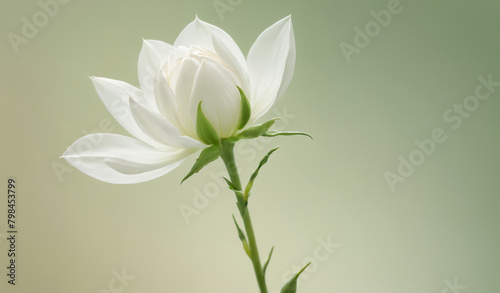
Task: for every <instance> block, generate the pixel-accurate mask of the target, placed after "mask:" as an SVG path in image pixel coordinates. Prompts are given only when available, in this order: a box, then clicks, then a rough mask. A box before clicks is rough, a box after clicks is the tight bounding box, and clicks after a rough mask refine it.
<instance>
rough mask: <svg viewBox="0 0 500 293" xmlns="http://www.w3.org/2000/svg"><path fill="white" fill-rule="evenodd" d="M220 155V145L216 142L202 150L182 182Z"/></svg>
mask: <svg viewBox="0 0 500 293" xmlns="http://www.w3.org/2000/svg"><path fill="white" fill-rule="evenodd" d="M219 155H220V146H219V145H218V144H214V145H213V146H209V147H208V148H206V149H204V150H203V151H201V153H200V156H199V157H198V159H196V162H194V165H193V167H192V168H191V171H189V173H188V174H187V175H186V177H184V179H182V181H181V184H182V183H183V182H184V181H186V179H188V178H189V177H191V176H192V175H193V174H195V173H198V172H199V171H200V170H201V169H202V168H203V167H205V166H206V165H208V164H209V163H211V162H213V161H215V160H216V159H217V158H218V157H219Z"/></svg>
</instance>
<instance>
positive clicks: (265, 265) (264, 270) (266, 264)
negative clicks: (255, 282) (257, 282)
mask: <svg viewBox="0 0 500 293" xmlns="http://www.w3.org/2000/svg"><path fill="white" fill-rule="evenodd" d="M273 251H274V246H273V247H272V248H271V251H270V252H269V256H268V257H267V261H266V263H265V264H264V267H262V271H263V272H264V275H265V274H266V270H267V266H268V265H269V261H270V260H271V256H272V255H273Z"/></svg>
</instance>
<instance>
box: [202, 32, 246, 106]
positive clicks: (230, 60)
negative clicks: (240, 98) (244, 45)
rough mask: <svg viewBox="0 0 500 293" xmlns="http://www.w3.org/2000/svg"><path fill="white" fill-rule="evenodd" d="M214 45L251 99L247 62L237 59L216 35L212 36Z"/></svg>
mask: <svg viewBox="0 0 500 293" xmlns="http://www.w3.org/2000/svg"><path fill="white" fill-rule="evenodd" d="M212 43H213V45H214V49H215V52H216V53H217V55H218V56H219V58H220V59H221V60H222V62H224V63H225V65H226V66H227V67H228V68H229V69H231V70H232V71H233V72H234V73H235V74H236V77H237V78H238V81H239V83H240V84H241V89H242V90H243V91H244V92H245V94H246V95H247V96H248V97H250V96H251V95H250V86H249V79H248V67H247V62H246V61H245V60H240V59H239V58H238V57H236V56H235V55H234V54H233V52H232V51H231V50H229V48H228V47H227V46H226V45H225V44H224V42H223V41H222V40H221V38H220V37H219V36H217V35H215V34H214V35H213V36H212Z"/></svg>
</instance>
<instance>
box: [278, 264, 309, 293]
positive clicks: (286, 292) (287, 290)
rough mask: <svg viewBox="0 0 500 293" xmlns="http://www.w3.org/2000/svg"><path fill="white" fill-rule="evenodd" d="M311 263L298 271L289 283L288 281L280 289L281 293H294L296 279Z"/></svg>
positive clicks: (295, 290)
mask: <svg viewBox="0 0 500 293" xmlns="http://www.w3.org/2000/svg"><path fill="white" fill-rule="evenodd" d="M310 264H311V263H308V264H306V266H305V267H303V268H302V270H300V272H298V273H296V274H295V276H293V277H292V278H291V279H290V281H288V282H287V283H286V284H285V285H284V286H283V288H282V289H281V293H295V292H297V279H298V278H299V276H300V274H302V272H303V271H304V270H305V269H306V268H307V267H308V266H309V265H310Z"/></svg>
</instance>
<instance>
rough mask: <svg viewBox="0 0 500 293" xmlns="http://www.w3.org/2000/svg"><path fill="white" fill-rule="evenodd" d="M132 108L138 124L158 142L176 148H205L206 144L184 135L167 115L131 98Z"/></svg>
mask: <svg viewBox="0 0 500 293" xmlns="http://www.w3.org/2000/svg"><path fill="white" fill-rule="evenodd" d="M130 109H131V111H132V115H133V116H134V119H135V121H136V122H137V125H139V127H140V128H141V129H142V131H144V133H146V134H148V135H149V136H150V137H151V138H152V139H154V140H155V141H157V142H158V143H161V144H164V145H167V146H170V147H176V148H196V149H200V148H204V147H206V145H204V144H203V143H201V142H199V141H197V140H195V139H193V138H191V137H188V136H182V135H181V134H180V132H179V130H178V129H177V128H175V126H174V125H172V124H171V123H170V122H169V121H168V120H167V119H166V118H165V117H163V116H161V115H160V114H158V113H155V112H153V111H151V110H149V109H148V108H147V107H145V106H144V105H141V104H140V103H138V102H136V101H134V99H132V98H131V99H130Z"/></svg>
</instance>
